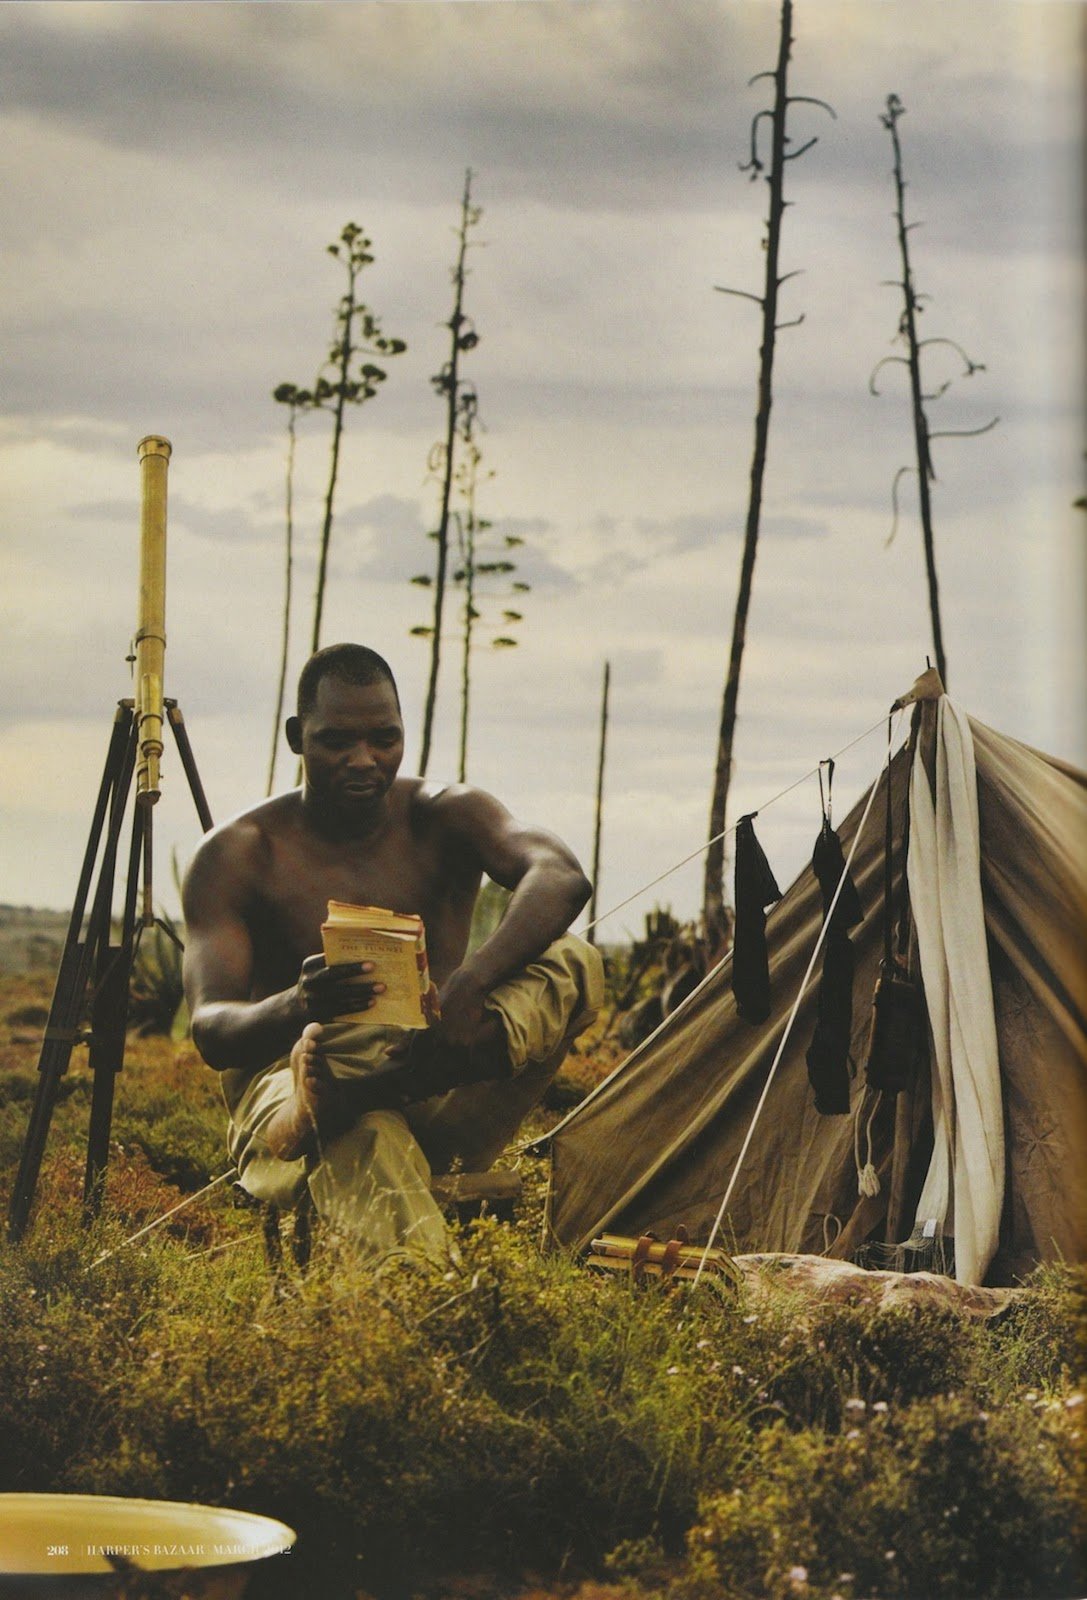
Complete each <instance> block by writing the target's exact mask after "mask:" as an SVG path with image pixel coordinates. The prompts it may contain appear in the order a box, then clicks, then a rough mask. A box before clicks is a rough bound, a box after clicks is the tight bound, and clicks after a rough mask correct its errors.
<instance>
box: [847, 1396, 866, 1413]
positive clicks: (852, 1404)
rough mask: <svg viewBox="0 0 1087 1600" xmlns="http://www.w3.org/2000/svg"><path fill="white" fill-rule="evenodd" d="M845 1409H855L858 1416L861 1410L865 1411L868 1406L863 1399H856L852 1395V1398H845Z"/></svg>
mask: <svg viewBox="0 0 1087 1600" xmlns="http://www.w3.org/2000/svg"><path fill="white" fill-rule="evenodd" d="M845 1409H846V1410H847V1411H855V1412H856V1413H857V1415H858V1416H859V1415H860V1414H861V1413H862V1412H864V1411H867V1410H868V1407H867V1406H866V1405H865V1403H864V1401H863V1400H858V1399H857V1398H856V1397H855V1396H854V1398H853V1399H852V1400H847V1401H846V1403H845Z"/></svg>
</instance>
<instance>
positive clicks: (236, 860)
mask: <svg viewBox="0 0 1087 1600" xmlns="http://www.w3.org/2000/svg"><path fill="white" fill-rule="evenodd" d="M261 855H262V841H261V835H260V830H259V828H257V827H256V825H255V824H253V823H251V822H249V821H248V820H247V819H245V818H243V819H241V820H240V821H238V822H235V823H230V824H227V825H226V826H225V827H223V828H221V829H217V830H216V831H215V832H214V833H212V834H210V835H209V836H208V838H207V839H205V841H204V842H203V844H202V845H201V847H200V849H199V850H198V851H197V854H196V856H195V858H194V859H193V863H192V865H191V867H190V868H189V872H188V875H187V877H186V880H185V886H184V890H183V895H182V900H183V908H184V915H185V965H184V977H185V995H186V998H187V1000H188V1002H189V1011H190V1015H191V1017H192V1033H193V1040H194V1042H195V1044H196V1047H197V1049H198V1050H199V1051H200V1054H201V1055H202V1056H203V1058H204V1060H205V1061H206V1062H207V1063H208V1065H209V1066H210V1067H213V1068H215V1070H216V1071H218V1072H222V1071H225V1070H226V1069H227V1068H228V1067H238V1068H241V1069H242V1070H243V1071H247V1072H256V1071H259V1070H260V1069H261V1068H262V1067H267V1066H270V1065H271V1063H272V1062H273V1061H277V1060H278V1059H279V1058H280V1057H281V1056H284V1055H286V1054H287V1052H288V1051H289V1050H290V1048H291V1046H292V1045H293V1044H294V1043H295V1041H296V1040H297V1039H298V1038H299V1037H300V1035H301V1033H302V1029H303V1028H304V1027H305V1026H306V1024H307V1023H308V1022H322V1021H328V1020H330V1019H331V1018H332V1017H334V1016H337V1015H342V1014H343V1013H344V1012H345V1011H350V1010H353V1009H358V1010H362V1009H364V1008H365V1007H366V1006H367V1005H368V1004H369V1002H370V1000H371V998H372V996H373V995H374V994H375V993H376V992H378V990H380V988H381V987H382V985H380V984H374V983H373V982H372V981H371V980H370V979H369V978H368V977H367V976H366V974H367V973H369V972H370V971H372V970H373V969H372V967H371V966H370V965H369V964H366V965H361V966H360V965H352V966H349V967H326V966H325V963H324V958H323V957H322V956H319V955H315V956H311V957H309V958H308V959H307V960H306V961H304V962H303V964H302V970H301V972H300V973H299V975H298V979H297V981H296V982H295V983H293V984H292V985H290V987H288V988H285V989H283V990H280V991H278V992H276V993H273V994H269V995H266V996H263V997H261V998H256V999H255V998H254V997H253V987H254V976H255V964H254V954H253V939H252V935H251V933H250V930H249V922H248V916H249V915H250V914H251V912H252V909H253V906H254V902H255V891H256V886H257V885H258V884H259V883H260V881H261V870H262V862H261Z"/></svg>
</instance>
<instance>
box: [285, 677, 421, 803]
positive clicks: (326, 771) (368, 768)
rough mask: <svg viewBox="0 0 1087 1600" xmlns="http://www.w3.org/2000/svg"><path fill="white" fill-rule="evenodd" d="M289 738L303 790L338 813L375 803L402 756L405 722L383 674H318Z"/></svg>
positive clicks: (386, 788) (293, 721) (289, 729)
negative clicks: (353, 678) (354, 678)
mask: <svg viewBox="0 0 1087 1600" xmlns="http://www.w3.org/2000/svg"><path fill="white" fill-rule="evenodd" d="M287 738H288V741H289V743H290V746H291V749H292V750H293V751H294V753H295V754H296V755H300V756H301V757H302V765H303V768H304V770H305V777H306V793H307V795H308V796H309V797H310V798H311V799H314V800H317V801H319V802H320V803H321V804H323V805H326V806H329V807H331V808H332V809H334V810H335V811H336V812H338V813H339V814H340V815H341V816H350V815H352V814H354V813H359V814H361V815H366V814H368V813H370V812H372V811H374V810H375V809H377V808H379V807H380V804H381V802H382V800H383V799H384V798H385V796H386V794H388V792H389V789H390V788H391V786H392V781H393V779H394V778H395V777H396V774H397V770H398V769H399V766H400V763H401V761H402V760H403V758H404V724H403V722H402V721H401V718H400V709H399V707H398V706H397V703H396V694H395V691H394V690H393V687H392V685H391V684H390V683H388V682H387V681H386V680H384V679H382V680H380V681H379V682H377V683H369V684H365V685H361V684H355V683H344V682H343V680H342V679H340V678H336V677H331V676H329V677H325V678H322V679H321V680H320V682H319V683H318V685H317V699H316V702H315V703H314V706H313V708H312V710H310V711H307V712H306V715H305V717H304V718H302V719H301V721H300V720H299V719H298V718H296V717H292V718H291V720H290V722H288V724H287Z"/></svg>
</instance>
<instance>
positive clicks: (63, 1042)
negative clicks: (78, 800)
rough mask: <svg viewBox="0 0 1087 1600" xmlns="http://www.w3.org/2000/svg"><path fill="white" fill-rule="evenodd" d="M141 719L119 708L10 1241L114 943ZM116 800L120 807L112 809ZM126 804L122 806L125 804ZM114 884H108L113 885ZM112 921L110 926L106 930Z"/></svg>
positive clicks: (21, 1227)
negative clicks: (94, 984)
mask: <svg viewBox="0 0 1087 1600" xmlns="http://www.w3.org/2000/svg"><path fill="white" fill-rule="evenodd" d="M133 726H134V724H133V717H132V706H131V703H130V702H127V701H122V702H121V703H120V705H119V706H118V708H117V714H116V716H115V718H114V723H113V730H112V733H111V736H110V743H109V749H108V752H107V755H106V763H105V767H104V769H103V773H102V782H101V786H100V788H99V792H98V800H97V803H96V805H95V810H94V816H93V819H92V822H91V831H90V836H89V838H88V841H87V849H86V853H85V855H84V859H83V868H82V871H81V873H80V878H79V885H78V887H77V890H76V898H75V904H74V905H73V908H72V915H71V918H70V920H69V924H68V933H67V937H66V939H65V943H64V950H63V952H62V954H61V959H60V965H59V968H58V970H57V979H56V983H55V985H54V989H53V999H52V1003H51V1005H50V1008H49V1020H48V1022H47V1024H46V1029H45V1037H44V1039H43V1041H42V1048H41V1054H40V1056H39V1058H38V1086H37V1090H36V1092H35V1096H34V1104H33V1106H32V1107H31V1113H30V1123H29V1126H28V1128H27V1133H26V1138H25V1140H24V1142H23V1149H22V1155H21V1157H20V1161H19V1171H18V1174H17V1176H16V1179H15V1187H14V1189H13V1191H12V1197H11V1207H10V1213H9V1228H8V1231H9V1237H10V1238H11V1239H12V1240H13V1241H16V1240H19V1239H21V1238H22V1236H23V1233H24V1232H25V1230H26V1224H27V1220H28V1218H29V1216H30V1207H31V1204H32V1203H33V1199H34V1191H35V1189H36V1188H37V1183H38V1174H39V1172H40V1170H41V1162H42V1156H43V1155H44V1153H45V1142H46V1139H47V1137H48V1134H49V1125H50V1122H51V1121H52V1116H53V1108H54V1106H55V1105H56V1101H57V1094H58V1091H59V1088H60V1080H61V1078H62V1077H63V1076H64V1074H65V1072H66V1071H67V1069H68V1062H69V1059H70V1057H71V1054H72V1046H73V1045H74V1044H75V1043H76V1041H77V1037H78V1034H79V1021H80V1013H81V1011H82V1008H83V1002H84V999H85V996H86V992H87V982H88V978H89V975H90V969H91V962H92V959H93V957H94V953H95V950H96V949H97V948H98V946H99V944H100V943H101V941H102V939H103V937H104V938H105V939H106V941H107V942H108V938H109V913H110V901H111V898H112V889H113V872H114V865H115V862H116V844H117V837H118V835H119V833H120V829H121V822H122V818H123V813H124V804H123V796H124V795H125V794H126V793H127V791H128V786H129V784H130V783H131V781H132V768H133V763H134V760H135V741H134V738H133V736H132V735H133ZM111 800H112V805H111ZM119 800H120V803H118V802H119ZM107 808H109V809H110V821H109V834H108V837H107V843H106V851H105V855H104V858H103V862H102V868H101V876H100V881H99V885H98V890H97V892H96V894H95V897H94V902H93V907H92V911H91V916H90V920H89V922H88V926H87V934H86V938H85V939H81V937H80V936H81V933H82V928H83V915H84V911H85V908H86V904H87V896H88V893H89V890H90V883H91V878H92V876H93V873H94V864H95V861H96V859H97V856H98V847H99V843H100V840H101V836H102V828H103V824H104V822H105V818H106V811H107ZM107 878H108V882H106V879H107ZM103 923H104V926H103Z"/></svg>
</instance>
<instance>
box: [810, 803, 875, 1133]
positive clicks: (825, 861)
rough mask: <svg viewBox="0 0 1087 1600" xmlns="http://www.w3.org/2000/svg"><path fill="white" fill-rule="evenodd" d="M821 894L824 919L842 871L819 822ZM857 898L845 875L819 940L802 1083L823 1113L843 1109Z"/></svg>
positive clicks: (836, 843)
mask: <svg viewBox="0 0 1087 1600" xmlns="http://www.w3.org/2000/svg"><path fill="white" fill-rule="evenodd" d="M811 865H812V871H813V872H814V873H815V877H816V880H817V881H818V884H819V888H820V891H821V893H822V896H823V916H824V919H825V918H826V916H827V913H828V912H829V911H830V907H831V903H832V902H833V900H834V892H835V890H836V889H837V887H838V884H839V881H840V880H841V879H842V874H843V873H845V857H844V856H843V854H842V845H841V840H840V839H839V838H838V835H837V834H836V833H835V832H834V829H833V828H832V827H831V826H830V823H829V822H827V821H825V820H824V822H823V826H822V828H821V829H820V832H819V837H818V839H816V841H815V849H814V851H813V852H812V858H811ZM863 915H864V913H863V911H862V909H861V903H860V896H859V895H858V894H857V889H856V885H855V884H854V882H853V879H852V877H851V876H850V875H849V874H848V873H846V876H845V881H844V882H843V883H842V889H841V893H840V894H839V896H838V903H837V905H835V907H834V914H833V916H832V917H831V919H830V923H829V925H828V927H827V931H826V937H825V939H824V942H823V973H822V977H821V978H820V980H819V1000H818V1019H817V1021H816V1024H815V1032H814V1034H813V1036H812V1041H811V1044H810V1045H809V1046H808V1051H807V1056H806V1060H807V1063H808V1081H809V1082H810V1084H811V1086H812V1088H813V1089H814V1090H815V1109H816V1111H820V1112H822V1113H823V1115H824V1116H842V1115H844V1114H845V1113H847V1112H848V1110H849V1041H850V1038H851V1037H852V1032H853V967H854V956H853V942H852V940H851V939H850V937H849V929H850V928H853V927H855V926H856V925H857V923H858V922H860V921H861V920H862V918H863Z"/></svg>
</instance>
